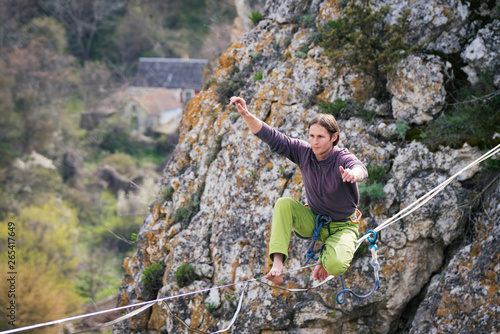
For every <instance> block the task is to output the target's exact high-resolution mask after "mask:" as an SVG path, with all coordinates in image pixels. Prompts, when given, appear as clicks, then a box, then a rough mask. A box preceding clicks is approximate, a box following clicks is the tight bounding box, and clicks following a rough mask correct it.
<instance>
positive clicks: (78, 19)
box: [38, 0, 128, 60]
mask: <svg viewBox="0 0 500 334" xmlns="http://www.w3.org/2000/svg"><path fill="white" fill-rule="evenodd" d="M127 2H128V0H38V4H39V5H40V7H42V8H43V9H44V10H45V11H47V13H49V14H50V15H53V16H55V17H56V18H58V19H59V20H60V21H61V22H63V23H64V25H65V27H66V30H67V33H68V37H69V46H70V47H71V48H72V49H73V50H74V51H75V54H76V55H78V56H80V57H82V58H83V59H84V60H88V59H90V52H91V49H92V45H93V43H94V42H95V40H96V38H97V36H98V34H99V32H100V31H102V30H103V29H105V28H106V23H108V22H109V20H110V19H111V18H112V17H113V16H114V15H117V14H118V13H120V11H122V10H124V8H125V7H126V5H127Z"/></svg>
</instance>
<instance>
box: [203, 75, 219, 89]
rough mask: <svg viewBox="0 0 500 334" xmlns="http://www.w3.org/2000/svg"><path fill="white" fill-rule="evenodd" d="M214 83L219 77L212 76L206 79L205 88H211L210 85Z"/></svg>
mask: <svg viewBox="0 0 500 334" xmlns="http://www.w3.org/2000/svg"><path fill="white" fill-rule="evenodd" d="M214 83H217V79H215V77H211V78H210V79H208V80H207V81H205V83H203V90H207V89H209V88H210V86H212V85H213V84H214Z"/></svg>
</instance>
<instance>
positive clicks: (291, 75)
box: [115, 0, 500, 334]
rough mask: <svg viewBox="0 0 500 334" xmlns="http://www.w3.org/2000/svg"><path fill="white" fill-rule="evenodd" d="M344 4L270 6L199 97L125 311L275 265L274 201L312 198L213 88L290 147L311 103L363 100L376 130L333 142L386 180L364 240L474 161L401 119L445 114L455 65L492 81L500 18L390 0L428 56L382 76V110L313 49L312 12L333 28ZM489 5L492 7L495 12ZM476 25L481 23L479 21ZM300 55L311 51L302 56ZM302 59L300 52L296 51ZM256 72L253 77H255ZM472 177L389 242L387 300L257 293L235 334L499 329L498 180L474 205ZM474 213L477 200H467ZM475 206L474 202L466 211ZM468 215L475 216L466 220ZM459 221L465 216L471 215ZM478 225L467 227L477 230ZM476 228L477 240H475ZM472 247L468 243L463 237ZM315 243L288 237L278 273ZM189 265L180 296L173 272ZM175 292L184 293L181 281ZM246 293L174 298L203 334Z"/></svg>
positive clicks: (349, 122) (135, 326) (463, 7)
mask: <svg viewBox="0 0 500 334" xmlns="http://www.w3.org/2000/svg"><path fill="white" fill-rule="evenodd" d="M343 3H344V2H343V1H335V0H329V1H316V0H312V1H301V0H285V1H276V2H274V1H268V3H267V5H266V11H265V19H264V20H263V21H261V22H260V23H259V25H258V26H257V27H255V28H254V29H252V30H250V31H249V32H248V33H246V34H245V35H244V36H243V37H242V38H241V39H240V40H239V41H238V42H237V43H235V44H233V45H232V46H231V47H230V48H229V49H228V50H227V51H226V52H225V53H224V54H223V55H222V56H221V57H220V59H219V61H218V65H217V67H216V68H215V71H214V78H215V79H216V81H217V83H214V84H212V85H211V86H210V88H208V89H206V90H204V91H202V92H201V93H199V94H198V95H196V96H195V98H194V99H193V100H191V101H190V103H189V104H188V107H187V109H186V111H185V114H184V116H183V120H182V125H181V137H180V142H179V145H178V146H177V148H176V151H175V155H174V158H173V159H172V160H171V162H170V163H169V164H168V165H167V166H166V168H165V171H164V175H163V179H162V182H161V185H160V189H159V195H158V199H157V201H156V202H155V203H153V204H152V205H151V214H150V215H149V216H148V217H147V218H146V219H145V221H144V224H143V225H142V226H141V230H140V233H139V235H138V238H137V252H136V253H135V254H134V256H133V257H132V258H127V259H126V260H125V261H124V268H125V270H126V276H125V279H124V281H123V284H122V287H121V289H120V300H119V305H125V304H131V303H135V302H139V301H144V300H148V299H155V298H161V297H165V296H172V295H176V294H180V293H185V292H189V291H195V290H199V289H203V288H208V287H213V286H219V285H223V284H225V283H231V282H237V281H243V280H247V279H249V278H252V277H254V276H256V275H258V274H260V273H263V272H266V271H267V270H269V268H270V265H271V263H270V262H269V260H268V259H267V243H268V239H269V231H270V222H271V217H272V210H273V204H274V203H275V202H276V201H277V199H278V198H280V197H282V196H289V197H293V198H295V199H298V200H301V201H304V202H305V201H306V198H305V194H304V192H303V188H302V183H301V176H300V171H299V170H298V169H297V168H296V166H295V165H293V164H292V163H290V162H289V161H287V160H285V159H283V158H281V157H279V156H277V155H275V154H273V153H271V152H270V151H269V149H268V147H267V146H266V145H264V144H263V143H261V142H260V141H259V140H258V139H257V138H256V137H254V136H253V135H251V133H250V132H249V131H248V129H247V127H246V126H245V124H244V123H243V120H242V119H241V118H240V117H238V115H237V113H236V112H235V111H234V110H232V109H231V108H228V107H227V104H228V97H227V96H226V97H224V94H223V90H222V89H221V88H220V87H222V86H223V85H225V84H230V83H236V84H238V88H237V89H233V91H232V92H231V93H236V94H239V95H241V96H242V97H244V98H246V99H247V101H248V102H249V107H250V109H251V111H253V112H254V114H255V115H256V116H257V117H259V118H260V119H262V120H264V121H265V122H266V123H268V124H269V125H271V126H273V127H275V128H277V129H278V130H280V131H282V132H284V133H286V134H288V135H290V136H292V137H296V138H301V139H304V140H306V139H307V129H306V128H307V121H308V120H309V119H310V118H311V117H312V116H313V115H314V114H316V113H318V112H319V107H318V105H317V104H314V103H310V102H309V101H310V100H311V97H314V98H315V99H318V100H322V101H326V102H333V101H336V100H337V99H348V98H353V97H356V98H357V99H358V100H359V101H364V102H365V108H370V109H372V110H373V112H374V113H375V114H376V117H375V118H373V119H372V120H371V121H365V120H363V118H360V117H355V116H352V115H350V116H349V115H348V116H346V117H343V118H339V119H338V122H339V126H340V129H341V141H340V146H344V147H348V148H349V150H350V151H352V152H354V153H355V154H356V155H357V156H358V157H359V158H360V159H361V160H362V161H363V162H364V163H365V164H366V165H368V166H374V165H377V166H381V167H383V168H385V169H386V170H387V171H388V172H387V175H386V178H387V180H388V181H387V182H386V183H385V186H384V192H385V197H384V198H383V199H382V200H380V201H373V202H372V203H371V204H370V205H369V212H365V217H366V218H365V219H363V221H362V223H361V226H360V231H362V232H366V231H367V230H369V229H370V228H373V227H375V226H377V225H379V224H380V223H382V222H383V221H384V220H385V219H387V218H389V217H391V216H392V215H394V214H395V213H397V212H398V211H400V210H401V209H403V208H405V207H407V206H408V205H410V204H411V203H412V202H413V201H415V200H416V199H417V198H419V197H420V196H422V195H423V194H425V193H426V192H428V191H429V190H431V189H433V188H434V187H436V186H437V185H439V184H440V183H441V182H443V181H445V180H446V179H447V178H448V177H449V176H451V175H453V174H454V173H456V172H457V171H458V170H460V169H461V168H463V167H464V166H465V165H467V164H468V163H470V162H472V161H473V160H474V159H476V158H477V157H479V156H480V150H479V149H478V148H475V147H471V146H469V145H467V144H465V145H464V146H463V147H462V148H460V149H451V148H448V147H440V148H439V150H437V151H430V150H429V149H428V148H426V147H425V146H424V145H423V144H421V143H419V142H416V141H411V142H407V141H404V140H401V139H400V138H399V137H398V136H397V134H396V130H397V121H398V120H404V121H406V122H408V123H412V124H425V123H426V122H429V121H430V120H432V119H433V117H434V116H435V115H437V114H438V113H440V112H442V110H443V108H444V105H445V101H446V96H447V88H446V81H447V79H448V78H449V77H450V76H451V75H453V70H454V69H453V68H452V65H451V64H450V63H449V62H448V60H447V59H448V58H447V55H449V56H450V57H451V56H456V55H459V57H460V61H459V63H461V64H462V65H463V66H462V67H463V71H464V72H465V73H467V75H468V77H469V80H471V81H473V80H475V79H476V78H477V74H478V73H481V72H483V71H484V70H485V69H490V70H493V71H495V70H496V71H497V72H496V75H497V76H496V82H497V83H498V82H500V79H499V78H500V72H498V66H499V57H498V54H497V53H498V50H500V41H499V40H500V39H499V38H498V36H499V34H498V32H499V30H500V21H499V20H498V19H496V18H495V15H497V13H496V12H495V11H494V10H491V9H489V7H488V5H481V6H479V7H478V8H472V5H471V4H470V3H468V2H466V1H458V0H457V1H437V0H432V1H423V0H417V1H402V0H400V1H398V0H392V1H384V2H383V3H384V4H390V5H391V17H390V19H392V20H396V19H397V18H398V17H399V16H400V15H401V14H402V13H403V12H404V11H405V10H408V9H409V10H410V11H411V12H410V13H411V15H410V17H411V20H410V22H411V26H412V27H411V29H410V30H409V31H410V32H409V34H408V39H409V40H413V42H414V43H417V42H418V41H419V40H420V39H422V38H427V39H428V41H429V43H427V48H428V50H427V52H425V54H414V55H411V56H409V57H407V58H406V59H404V60H402V61H401V63H399V64H396V67H395V69H394V70H393V71H392V72H391V73H390V74H389V75H388V78H387V79H388V83H387V90H388V91H389V92H390V93H391V96H392V98H391V100H390V102H389V103H382V102H379V101H377V100H374V99H373V98H372V96H373V92H372V91H371V88H370V87H371V86H370V85H369V82H367V81H365V80H363V77H361V76H360V75H359V74H356V73H355V72H354V71H350V70H349V69H343V70H338V69H336V68H335V66H333V65H332V63H331V61H330V60H329V59H328V58H327V57H326V55H325V53H324V50H323V49H322V48H321V47H319V46H318V45H316V44H315V43H314V42H313V41H312V40H313V39H312V38H311V35H313V34H314V33H315V31H316V30H317V29H316V28H314V27H312V28H311V27H308V26H307V25H304V24H301V23H300V20H297V17H301V16H303V15H305V13H307V15H308V16H309V17H311V16H312V17H313V18H314V22H315V25H316V26H318V25H320V24H322V23H324V22H327V21H329V20H334V19H336V18H337V17H338V15H339V13H340V12H341V11H340V9H341V6H343ZM493 7H494V6H493ZM478 13H479V14H481V18H483V19H482V20H479V19H478V17H479V14H478ZM304 46H306V47H307V53H306V54H305V57H304V56H303V55H302V54H301V53H300V52H303V50H304ZM299 51H300V52H299ZM256 73H262V79H260V80H256V79H254V78H255V74H256ZM479 171H480V168H479V167H475V168H474V169H472V170H469V171H468V172H467V173H464V174H462V175H461V176H460V178H459V180H456V181H454V182H453V183H452V184H450V185H449V186H447V187H446V188H445V189H444V191H442V192H441V193H440V194H439V195H438V196H437V197H435V198H434V199H432V200H431V201H430V202H429V203H427V204H426V205H425V206H424V207H422V208H421V209H420V210H419V211H417V212H416V213H414V214H412V215H410V216H408V217H407V218H405V219H403V220H402V221H400V222H398V223H397V224H394V225H391V226H390V227H388V228H387V229H385V230H383V231H382V233H381V240H380V242H379V252H378V253H379V259H380V264H381V272H380V278H381V282H380V289H378V290H377V292H376V293H375V294H374V295H373V296H372V297H370V298H368V299H362V300H359V299H355V298H352V297H348V299H347V301H346V303H345V304H343V305H338V304H337V302H336V299H335V297H336V293H337V292H338V291H340V289H341V286H340V279H339V278H335V279H334V280H332V281H330V282H329V283H327V284H325V285H323V286H321V287H319V288H317V289H315V290H311V291H309V292H306V293H290V292H283V291H280V290H274V289H271V288H269V287H267V286H263V285H260V284H257V283H252V284H250V286H249V288H248V292H247V294H246V298H245V301H244V303H243V309H242V311H241V314H240V315H239V317H238V318H237V321H236V323H235V324H234V326H233V329H232V333H325V334H326V333H395V332H403V331H404V332H411V333H441V332H445V333H452V332H453V333H454V332H458V331H459V329H463V330H465V331H466V332H477V333H491V332H497V331H499V330H500V323H499V322H500V320H498V319H500V295H499V282H500V277H499V268H498V263H499V262H500V261H499V260H500V255H499V254H500V252H499V251H498V249H499V240H500V235H499V233H498V230H499V229H498V222H499V221H500V213H499V212H500V203H499V201H498V198H499V192H500V190H499V182H498V179H495V177H496V176H497V174H498V173H497V174H493V175H492V176H491V178H490V180H489V181H493V182H490V183H485V184H484V189H485V192H484V193H481V194H478V193H477V192H474V191H472V190H471V187H470V186H468V185H470V184H471V183H472V182H473V180H474V179H475V178H476V177H477V175H478V172H479ZM471 203H472V204H471ZM468 204H471V205H470V206H468ZM464 207H470V208H471V210H470V211H468V213H469V214H468V215H467V217H470V219H464ZM467 217H466V218H467ZM471 222H473V223H474V224H473V225H472V224H471ZM471 230H472V231H471ZM464 235H466V236H467V238H465V237H464ZM307 245H308V243H307V242H304V241H301V240H299V239H295V238H292V243H291V249H292V250H291V253H290V261H289V262H288V263H287V265H286V268H285V270H289V269H294V268H298V267H300V266H301V261H302V260H303V256H304V253H305V249H306V247H307ZM369 261H370V257H369V256H368V254H363V253H360V254H359V255H357V256H356V257H355V260H354V261H353V263H352V266H351V268H350V269H349V270H348V271H347V272H346V273H345V275H344V278H345V281H346V284H347V285H348V286H349V287H352V288H353V289H354V290H356V291H358V292H360V293H366V292H368V291H369V290H370V289H371V287H372V285H373V273H372V269H371V266H370V265H369ZM151 264H161V265H164V267H165V271H164V273H163V275H162V276H161V279H162V284H161V288H160V289H159V291H158V289H153V290H152V289H151V288H150V287H148V286H147V285H146V284H144V283H142V282H141V277H142V274H143V271H144V270H145V269H147V268H148V267H149V266H150V265H151ZM183 264H185V265H186V264H187V265H190V266H192V267H193V268H194V269H195V272H194V274H193V275H192V277H191V279H190V280H189V282H188V283H189V284H188V285H186V286H183V287H179V284H178V283H176V277H175V276H176V275H175V272H176V270H177V269H178V268H179V267H181V265H183ZM311 274H312V273H311V270H309V269H306V270H302V271H300V272H298V273H293V274H290V275H287V276H286V277H285V286H286V287H288V288H292V287H305V286H309V285H310V284H311V282H312V278H311ZM180 285H182V284H180ZM241 290H242V286H241V285H235V286H232V287H227V288H224V289H221V290H212V291H211V292H210V293H201V294H196V295H193V296H191V297H183V298H179V299H173V300H170V301H168V304H169V306H170V307H171V308H172V311H173V312H174V313H175V314H176V315H177V316H178V317H179V318H180V319H182V320H183V321H185V322H186V323H187V324H189V325H190V326H192V327H193V328H196V329H197V330H200V331H204V332H212V331H215V330H218V329H222V328H224V327H226V326H227V324H228V321H229V319H230V318H231V315H232V314H233V313H234V311H235V306H236V303H237V298H238V296H239V293H240V292H241ZM115 332H116V333H185V332H186V330H185V329H184V327H183V325H182V324H181V323H180V322H179V321H178V320H176V319H174V318H173V317H172V316H171V315H170V314H169V313H168V312H167V310H166V308H165V307H164V306H163V307H162V306H160V305H155V306H153V307H152V309H151V310H150V311H149V312H146V313H142V314H140V315H138V316H135V317H134V318H132V319H130V320H127V321H124V322H122V323H120V324H117V325H116V327H115Z"/></svg>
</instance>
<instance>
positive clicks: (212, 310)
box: [205, 303, 217, 316]
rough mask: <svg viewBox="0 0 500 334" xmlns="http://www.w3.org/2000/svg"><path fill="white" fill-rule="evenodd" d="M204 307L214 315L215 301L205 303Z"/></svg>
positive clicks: (215, 309)
mask: <svg viewBox="0 0 500 334" xmlns="http://www.w3.org/2000/svg"><path fill="white" fill-rule="evenodd" d="M205 309H206V310H207V311H208V313H210V314H211V315H212V316H214V315H215V314H216V312H217V305H215V303H205Z"/></svg>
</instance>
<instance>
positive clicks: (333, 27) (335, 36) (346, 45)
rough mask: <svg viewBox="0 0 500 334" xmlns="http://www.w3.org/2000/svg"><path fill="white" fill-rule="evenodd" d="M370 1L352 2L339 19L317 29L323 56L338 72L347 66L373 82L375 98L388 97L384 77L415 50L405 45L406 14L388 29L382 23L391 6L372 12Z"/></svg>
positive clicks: (359, 0) (415, 48)
mask: <svg viewBox="0 0 500 334" xmlns="http://www.w3.org/2000/svg"><path fill="white" fill-rule="evenodd" d="M371 3H372V0H358V1H351V2H350V3H349V4H348V5H347V6H346V7H345V8H344V9H343V10H342V13H341V14H340V15H339V18H338V19H337V21H330V22H328V23H327V24H326V25H324V26H323V27H321V28H320V31H321V33H322V42H320V45H321V46H322V47H323V48H324V49H325V53H326V54H327V56H328V57H329V58H330V59H331V60H332V63H334V64H337V66H338V67H339V68H340V67H341V66H344V65H345V63H347V65H350V66H352V67H353V68H354V69H356V70H357V71H359V72H361V73H364V74H365V75H368V76H370V77H372V78H373V79H374V81H375V82H376V86H375V87H374V89H375V92H376V93H377V97H378V98H381V97H385V96H387V91H386V88H385V87H386V82H387V78H386V75H387V73H388V72H389V71H390V70H391V69H392V68H393V65H394V64H396V63H397V62H398V61H399V60H400V59H402V58H404V57H406V56H407V55H408V54H410V53H411V52H414V51H415V50H417V46H415V47H410V46H409V45H407V44H406V42H405V36H406V32H407V30H408V22H409V14H410V12H409V11H407V12H405V13H403V15H402V16H401V17H400V18H399V19H398V23H397V24H393V25H391V26H390V27H387V26H386V25H385V24H384V23H383V22H384V19H385V18H386V16H387V15H388V13H389V12H390V6H383V7H381V8H380V9H379V10H373V9H372V7H371V6H370V4H371Z"/></svg>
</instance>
